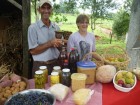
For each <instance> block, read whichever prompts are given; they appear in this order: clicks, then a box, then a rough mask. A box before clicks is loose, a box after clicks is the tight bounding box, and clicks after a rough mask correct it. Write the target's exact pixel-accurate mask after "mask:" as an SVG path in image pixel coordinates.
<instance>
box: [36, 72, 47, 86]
mask: <svg viewBox="0 0 140 105" xmlns="http://www.w3.org/2000/svg"><path fill="white" fill-rule="evenodd" d="M43 77H44V75H43V71H42V70H38V71H36V72H35V76H34V78H35V88H36V89H44V88H45V83H44V78H43Z"/></svg>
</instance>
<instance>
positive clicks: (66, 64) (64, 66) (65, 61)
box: [63, 59, 69, 69]
mask: <svg viewBox="0 0 140 105" xmlns="http://www.w3.org/2000/svg"><path fill="white" fill-rule="evenodd" d="M68 65H69V63H68V60H67V59H65V60H64V65H63V69H64V68H68Z"/></svg>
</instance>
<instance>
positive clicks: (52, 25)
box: [39, 20, 55, 28]
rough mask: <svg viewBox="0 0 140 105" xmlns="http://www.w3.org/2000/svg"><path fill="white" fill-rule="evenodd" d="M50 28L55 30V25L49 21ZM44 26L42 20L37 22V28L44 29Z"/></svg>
mask: <svg viewBox="0 0 140 105" xmlns="http://www.w3.org/2000/svg"><path fill="white" fill-rule="evenodd" d="M50 23H51V24H50V28H55V24H53V23H52V22H51V21H50ZM44 26H45V24H44V23H43V22H42V20H39V27H40V28H41V27H44Z"/></svg>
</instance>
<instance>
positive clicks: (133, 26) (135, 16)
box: [126, 0, 140, 68]
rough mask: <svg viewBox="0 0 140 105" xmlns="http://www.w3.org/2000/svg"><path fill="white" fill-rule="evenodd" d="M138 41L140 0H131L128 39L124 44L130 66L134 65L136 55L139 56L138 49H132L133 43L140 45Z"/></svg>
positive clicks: (139, 40)
mask: <svg viewBox="0 0 140 105" xmlns="http://www.w3.org/2000/svg"><path fill="white" fill-rule="evenodd" d="M136 43H137V44H136ZM139 43H140V0H133V4H132V8H131V17H130V23H129V31H128V39H127V44H126V49H127V52H128V55H129V56H130V58H131V62H130V65H129V67H130V68H134V67H136V62H137V61H138V56H139V57H140V50H134V49H133V47H134V45H135V44H136V45H140V44H139ZM138 47H140V46H138ZM139 63H140V62H139Z"/></svg>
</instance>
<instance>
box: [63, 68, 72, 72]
mask: <svg viewBox="0 0 140 105" xmlns="http://www.w3.org/2000/svg"><path fill="white" fill-rule="evenodd" d="M62 71H63V72H70V69H67V68H65V69H63V70H62Z"/></svg>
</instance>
